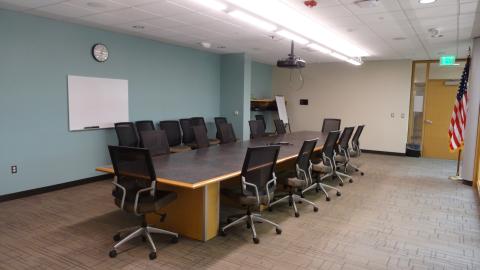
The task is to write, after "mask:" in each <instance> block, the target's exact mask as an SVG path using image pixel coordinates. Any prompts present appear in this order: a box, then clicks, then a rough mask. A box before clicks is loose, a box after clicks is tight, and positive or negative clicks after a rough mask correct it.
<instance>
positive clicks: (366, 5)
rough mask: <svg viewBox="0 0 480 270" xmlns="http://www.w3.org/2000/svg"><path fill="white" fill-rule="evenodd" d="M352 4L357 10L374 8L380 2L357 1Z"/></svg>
mask: <svg viewBox="0 0 480 270" xmlns="http://www.w3.org/2000/svg"><path fill="white" fill-rule="evenodd" d="M353 3H354V4H355V5H357V6H358V7H359V8H374V7H377V6H378V5H379V4H380V0H357V1H355V2H353Z"/></svg>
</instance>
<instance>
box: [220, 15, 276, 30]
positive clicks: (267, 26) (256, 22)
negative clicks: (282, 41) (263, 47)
mask: <svg viewBox="0 0 480 270" xmlns="http://www.w3.org/2000/svg"><path fill="white" fill-rule="evenodd" d="M228 15H230V16H232V17H234V18H236V19H238V20H241V21H244V22H246V23H248V24H251V25H253V26H255V27H257V28H260V29H262V30H265V31H269V32H273V31H275V30H276V29H277V26H275V25H274V24H271V23H269V22H266V21H264V20H261V19H259V18H257V17H255V16H252V15H250V14H248V13H245V12H243V11H240V10H234V11H231V12H229V13H228Z"/></svg>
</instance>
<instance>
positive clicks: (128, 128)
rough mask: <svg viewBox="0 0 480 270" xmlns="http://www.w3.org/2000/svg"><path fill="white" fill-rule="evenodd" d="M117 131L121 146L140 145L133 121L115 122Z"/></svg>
mask: <svg viewBox="0 0 480 270" xmlns="http://www.w3.org/2000/svg"><path fill="white" fill-rule="evenodd" d="M115 132H116V133H117V138H118V145H119V146H129V147H138V146H139V144H140V142H139V140H138V135H137V131H136V130H135V125H134V124H133V123H132V122H120V123H115Z"/></svg>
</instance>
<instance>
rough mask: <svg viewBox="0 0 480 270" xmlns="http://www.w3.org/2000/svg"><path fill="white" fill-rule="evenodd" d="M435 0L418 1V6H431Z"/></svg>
mask: <svg viewBox="0 0 480 270" xmlns="http://www.w3.org/2000/svg"><path fill="white" fill-rule="evenodd" d="M436 1H437V0H418V2H419V3H420V4H431V3H434V2H436Z"/></svg>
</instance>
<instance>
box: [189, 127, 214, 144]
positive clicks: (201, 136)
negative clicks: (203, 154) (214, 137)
mask: <svg viewBox="0 0 480 270" xmlns="http://www.w3.org/2000/svg"><path fill="white" fill-rule="evenodd" d="M193 134H194V135H195V148H197V149H199V148H207V147H209V146H210V143H209V141H208V136H207V132H206V130H205V128H203V126H194V127H193Z"/></svg>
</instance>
